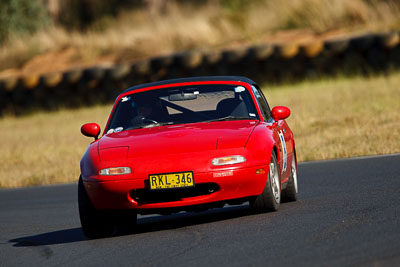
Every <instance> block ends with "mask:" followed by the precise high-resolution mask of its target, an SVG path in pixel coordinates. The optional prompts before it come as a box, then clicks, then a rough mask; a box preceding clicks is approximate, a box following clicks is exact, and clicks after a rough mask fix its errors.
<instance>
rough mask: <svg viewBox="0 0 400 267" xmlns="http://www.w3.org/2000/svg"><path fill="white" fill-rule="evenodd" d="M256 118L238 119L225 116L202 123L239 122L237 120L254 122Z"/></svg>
mask: <svg viewBox="0 0 400 267" xmlns="http://www.w3.org/2000/svg"><path fill="white" fill-rule="evenodd" d="M254 119H256V118H249V117H238V116H226V117H222V118H218V119H213V120H209V121H204V122H214V121H239V120H254Z"/></svg>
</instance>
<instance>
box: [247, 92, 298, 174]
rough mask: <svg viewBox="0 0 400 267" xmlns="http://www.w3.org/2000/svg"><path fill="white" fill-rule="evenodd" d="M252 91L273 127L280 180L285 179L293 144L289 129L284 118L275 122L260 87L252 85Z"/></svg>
mask: <svg viewBox="0 0 400 267" xmlns="http://www.w3.org/2000/svg"><path fill="white" fill-rule="evenodd" d="M252 89H253V93H254V95H255V97H256V99H257V104H258V105H259V107H260V110H261V113H262V115H263V118H264V121H265V122H267V123H270V124H271V126H272V127H273V132H274V137H275V139H276V140H277V143H278V153H279V155H278V157H279V165H280V168H281V180H286V179H287V178H288V177H289V174H290V168H289V167H288V162H290V161H289V160H291V155H292V151H293V145H292V142H291V135H290V129H289V127H288V125H287V124H286V122H285V121H284V120H280V121H277V122H275V121H274V119H273V118H272V115H271V109H270V107H269V105H268V102H267V100H266V98H265V96H264V94H263V93H262V91H261V89H260V88H257V87H255V86H252Z"/></svg>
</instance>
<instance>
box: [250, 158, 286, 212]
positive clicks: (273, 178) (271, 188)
mask: <svg viewBox="0 0 400 267" xmlns="http://www.w3.org/2000/svg"><path fill="white" fill-rule="evenodd" d="M280 202H281V178H280V171H279V165H278V163H277V160H276V155H275V152H272V154H271V161H270V163H269V171H268V179H267V183H266V185H265V187H264V191H263V192H262V193H261V195H259V196H257V197H256V198H254V199H253V200H252V201H250V206H251V207H252V209H253V210H255V211H277V210H278V208H279V204H280Z"/></svg>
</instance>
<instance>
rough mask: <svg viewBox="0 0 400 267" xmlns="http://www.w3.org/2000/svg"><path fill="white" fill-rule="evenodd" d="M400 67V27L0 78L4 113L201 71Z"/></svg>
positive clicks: (290, 74) (103, 95)
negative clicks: (385, 30) (322, 38)
mask: <svg viewBox="0 0 400 267" xmlns="http://www.w3.org/2000/svg"><path fill="white" fill-rule="evenodd" d="M399 67H400V35H399V33H398V32H392V33H379V34H366V35H361V36H354V37H351V38H343V39H336V40H329V41H325V42H322V41H315V42H313V43H309V44H302V45H297V44H291V43H287V44H280V45H271V44H262V45H255V46H250V47H245V48H243V47H241V48H237V49H229V50H224V51H211V52H203V51H197V50H194V51H187V52H183V53H176V54H172V55H169V56H159V57H154V58H149V59H143V60H140V61H137V62H134V63H131V64H129V63H123V64H115V65H113V66H106V67H105V66H96V67H92V68H87V69H72V70H69V71H67V72H63V73H61V72H55V73H48V74H44V75H42V76H38V75H28V76H24V77H20V78H7V79H3V80H0V115H4V114H9V113H11V114H16V115H20V114H26V113H27V112H30V111H35V110H38V109H44V110H54V109H58V108H60V107H79V106H82V105H92V104H100V103H109V102H110V101H113V100H114V99H115V97H116V96H117V95H118V94H119V93H120V92H121V90H123V89H125V88H127V87H130V86H133V85H136V84H140V83H146V82H152V81H156V80H161V79H169V78H179V77H187V76H199V75H243V76H248V77H249V78H252V79H254V80H257V81H259V82H272V83H281V82H285V81H293V80H298V79H304V78H307V77H318V76H326V75H337V74H338V73H341V74H345V75H352V74H360V73H361V74H369V73H372V72H383V73H385V72H387V71H389V70H391V69H396V68H399Z"/></svg>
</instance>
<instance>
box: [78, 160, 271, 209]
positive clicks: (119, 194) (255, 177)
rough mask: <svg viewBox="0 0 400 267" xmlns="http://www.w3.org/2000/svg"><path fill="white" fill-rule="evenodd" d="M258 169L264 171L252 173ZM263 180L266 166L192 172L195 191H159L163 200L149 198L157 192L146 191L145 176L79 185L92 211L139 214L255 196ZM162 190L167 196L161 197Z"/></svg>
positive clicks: (94, 180) (260, 191)
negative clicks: (128, 210)
mask: <svg viewBox="0 0 400 267" xmlns="http://www.w3.org/2000/svg"><path fill="white" fill-rule="evenodd" d="M260 169H264V172H263V173H260V174H256V171H257V170H260ZM267 177H268V165H261V166H254V167H247V168H239V169H224V170H218V171H212V172H206V173H196V172H194V179H195V185H196V186H195V188H196V189H194V190H192V191H190V190H181V189H167V190H160V191H159V192H160V194H159V195H166V196H167V197H165V198H163V197H150V196H157V194H158V193H157V192H155V191H150V190H149V186H148V178H147V177H146V178H143V179H137V178H136V179H124V180H112V181H97V180H96V179H85V178H83V183H84V185H85V188H86V191H87V193H88V195H89V198H90V200H91V202H92V203H93V205H94V206H95V208H96V209H101V210H104V209H136V210H138V212H139V213H140V210H142V211H143V212H145V211H146V210H150V209H164V208H179V207H186V206H192V205H201V204H207V203H214V202H223V201H227V200H233V199H239V198H245V197H250V196H256V195H259V194H261V193H262V191H263V190H264V187H265V184H266V181H267ZM173 190H175V191H173ZM166 191H169V192H170V193H167V194H165V192H166ZM146 192H148V193H146ZM171 196H173V197H171Z"/></svg>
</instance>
